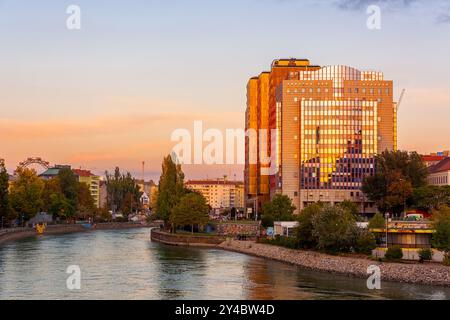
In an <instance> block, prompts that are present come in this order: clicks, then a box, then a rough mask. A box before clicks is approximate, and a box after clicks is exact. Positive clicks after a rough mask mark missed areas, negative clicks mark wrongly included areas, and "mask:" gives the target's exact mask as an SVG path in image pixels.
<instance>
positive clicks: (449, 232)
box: [433, 206, 450, 254]
mask: <svg viewBox="0 0 450 320" xmlns="http://www.w3.org/2000/svg"><path fill="white" fill-rule="evenodd" d="M433 225H434V228H435V229H436V232H435V233H434V234H433V246H434V247H435V248H436V249H439V250H442V251H444V252H446V253H447V254H448V253H450V207H448V206H442V207H441V208H440V209H439V211H434V212H433Z"/></svg>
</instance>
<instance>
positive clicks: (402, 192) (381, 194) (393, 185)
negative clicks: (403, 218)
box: [362, 150, 427, 214]
mask: <svg viewBox="0 0 450 320" xmlns="http://www.w3.org/2000/svg"><path fill="white" fill-rule="evenodd" d="M375 163H376V173H375V174H374V175H373V176H369V177H366V178H365V179H364V181H363V187H362V190H363V192H364V193H365V194H366V195H367V197H368V198H369V200H371V201H374V202H375V203H376V204H377V207H378V209H379V210H380V211H381V212H382V213H385V212H391V213H394V214H399V213H401V212H402V211H403V210H405V209H406V205H407V204H408V203H411V197H412V194H413V189H415V188H419V187H422V186H425V185H426V177H427V168H426V166H425V164H424V163H423V162H422V159H421V157H420V156H419V155H418V154H417V153H416V152H412V153H408V152H406V151H387V150H386V151H384V152H383V153H382V154H380V155H377V156H376V159H375Z"/></svg>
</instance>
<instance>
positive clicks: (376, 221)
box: [369, 212, 386, 229]
mask: <svg viewBox="0 0 450 320" xmlns="http://www.w3.org/2000/svg"><path fill="white" fill-rule="evenodd" d="M385 227H386V220H385V219H384V218H383V215H382V214H381V213H379V212H378V213H376V214H375V215H374V216H373V218H372V219H370V220H369V229H383V228H385Z"/></svg>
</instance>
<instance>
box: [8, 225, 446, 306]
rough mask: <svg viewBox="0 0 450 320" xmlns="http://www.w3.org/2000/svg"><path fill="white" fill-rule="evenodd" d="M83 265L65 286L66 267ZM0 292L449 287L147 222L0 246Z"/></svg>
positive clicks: (61, 295)
mask: <svg viewBox="0 0 450 320" xmlns="http://www.w3.org/2000/svg"><path fill="white" fill-rule="evenodd" d="M70 265H77V266H79V267H80V269H81V289H80V290H73V291H71V290H68V289H67V285H66V280H67V278H68V277H69V276H70V275H69V274H67V273H66V269H67V267H68V266H70ZM0 299H237V300H241V299H450V289H449V288H441V287H431V286H417V285H408V284H400V283H392V282H391V283H389V282H382V289H381V290H368V289H367V287H366V281H365V280H364V279H356V278H350V277H346V276H340V275H333V274H329V273H324V272H315V271H310V270H305V269H302V268H300V267H296V266H292V265H289V264H285V263H281V262H275V261H271V260H266V259H262V258H256V257H252V256H247V255H244V254H239V253H234V252H228V251H223V250H219V249H198V248H182V247H171V246H166V245H162V244H159V243H154V242H151V241H150V240H149V229H129V230H113V231H95V232H91V233H75V234H67V235H59V236H51V235H44V236H41V237H35V238H30V239H23V240H20V241H16V242H11V243H8V244H5V245H2V246H0Z"/></svg>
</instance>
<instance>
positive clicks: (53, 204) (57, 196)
mask: <svg viewBox="0 0 450 320" xmlns="http://www.w3.org/2000/svg"><path fill="white" fill-rule="evenodd" d="M48 201H49V202H48V207H47V209H46V211H47V213H49V214H52V215H53V217H54V218H56V217H59V218H62V219H67V218H70V217H72V215H71V213H72V210H73V207H72V205H71V204H70V203H69V201H68V200H67V198H66V197H65V196H64V195H63V194H62V193H61V192H55V193H51V194H50V196H49V200H48Z"/></svg>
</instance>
